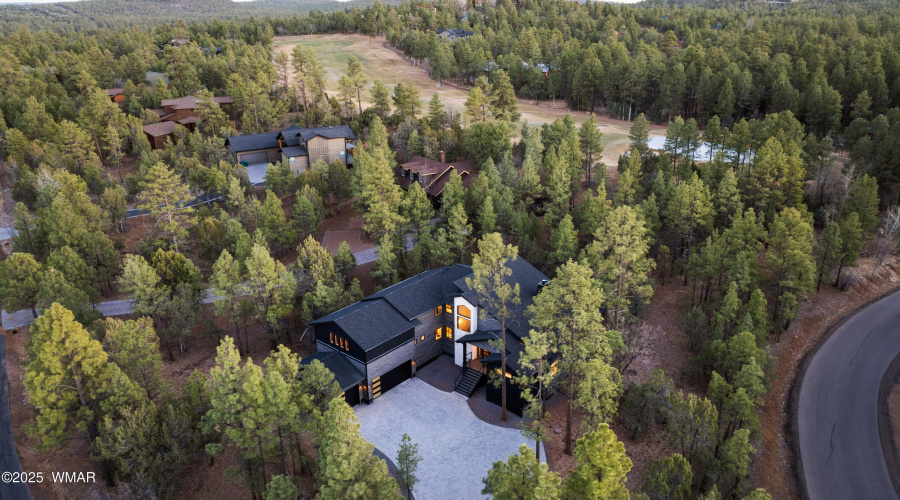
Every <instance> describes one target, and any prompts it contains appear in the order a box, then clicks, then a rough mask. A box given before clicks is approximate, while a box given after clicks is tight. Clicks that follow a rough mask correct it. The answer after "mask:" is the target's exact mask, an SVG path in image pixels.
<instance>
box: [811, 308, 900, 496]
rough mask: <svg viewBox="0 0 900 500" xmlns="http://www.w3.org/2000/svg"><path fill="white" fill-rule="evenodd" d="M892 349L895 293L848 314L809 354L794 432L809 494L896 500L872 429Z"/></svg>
mask: <svg viewBox="0 0 900 500" xmlns="http://www.w3.org/2000/svg"><path fill="white" fill-rule="evenodd" d="M898 354H900V293H893V294H891V295H889V296H887V297H885V298H883V299H881V300H879V301H878V302H875V303H874V304H872V305H870V306H868V307H866V308H865V309H863V310H862V311H860V312H858V313H857V314H856V315H854V316H853V317H851V318H850V319H848V320H847V321H846V322H845V323H844V324H843V325H841V326H840V327H839V328H838V329H837V330H835V332H834V333H833V334H832V335H831V336H830V337H829V338H828V340H826V341H825V343H824V344H822V346H821V347H820V348H819V350H818V351H817V352H816V353H815V355H814V356H813V358H812V361H811V362H810V364H809V367H808V368H807V370H806V373H805V374H804V376H803V380H802V381H801V386H800V398H799V399H800V400H799V403H798V430H799V440H800V454H801V457H802V460H803V475H804V480H805V482H806V489H807V491H808V493H809V498H810V499H811V500H826V499H848V498H866V499H871V500H881V499H891V500H893V499H897V498H898V497H897V492H896V491H895V490H894V485H893V484H892V483H891V477H890V474H889V473H888V468H887V465H886V464H885V461H884V453H883V452H882V448H881V440H880V438H879V433H878V389H879V386H880V384H881V379H882V377H883V376H884V374H885V372H886V371H887V369H888V367H889V366H890V364H891V362H892V361H893V360H894V358H895V357H897V355H898Z"/></svg>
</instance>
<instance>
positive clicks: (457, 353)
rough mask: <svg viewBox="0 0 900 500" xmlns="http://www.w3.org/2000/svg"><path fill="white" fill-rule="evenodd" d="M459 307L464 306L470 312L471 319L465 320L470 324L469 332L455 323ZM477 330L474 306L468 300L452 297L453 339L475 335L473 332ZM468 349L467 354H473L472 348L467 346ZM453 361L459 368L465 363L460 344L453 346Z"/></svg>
mask: <svg viewBox="0 0 900 500" xmlns="http://www.w3.org/2000/svg"><path fill="white" fill-rule="evenodd" d="M459 306H466V307H467V308H469V311H471V316H472V317H471V318H467V319H469V321H471V322H472V326H471V328H469V329H470V330H471V331H470V332H467V331H465V330H460V329H459V321H457V319H458V318H459ZM477 329H478V308H477V307H475V306H474V305H472V304H470V303H469V301H468V300H466V299H464V298H462V297H454V298H453V338H454V339H458V338H460V337H462V336H464V335H468V334H470V333H475V330H477ZM468 348H469V352H474V350H473V348H472V346H468ZM453 361H454V362H455V363H456V364H457V365H459V366H462V365H463V363H465V361H466V355H465V353H464V352H463V345H462V344H456V345H455V348H454V350H453Z"/></svg>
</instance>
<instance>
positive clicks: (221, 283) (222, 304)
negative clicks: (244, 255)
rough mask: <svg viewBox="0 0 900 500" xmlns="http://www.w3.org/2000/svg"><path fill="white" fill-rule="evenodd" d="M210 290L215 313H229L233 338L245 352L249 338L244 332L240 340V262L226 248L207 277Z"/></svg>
mask: <svg viewBox="0 0 900 500" xmlns="http://www.w3.org/2000/svg"><path fill="white" fill-rule="evenodd" d="M209 284H210V291H212V293H213V297H214V298H213V307H214V308H215V310H216V314H225V313H227V314H228V315H229V320H230V321H231V324H232V326H233V327H234V338H235V340H236V341H237V345H238V349H239V351H240V352H241V354H246V353H247V350H248V349H249V342H250V339H249V338H247V333H246V332H245V333H244V339H243V341H241V329H240V321H239V318H240V312H241V310H242V309H244V305H245V303H246V301H245V300H244V299H241V298H240V297H241V296H242V295H243V292H244V290H243V280H242V278H241V264H240V262H238V261H236V260H234V258H233V257H232V256H231V254H230V253H228V250H222V254H221V255H220V256H219V258H218V259H217V260H216V262H215V264H213V272H212V275H211V276H210V277H209Z"/></svg>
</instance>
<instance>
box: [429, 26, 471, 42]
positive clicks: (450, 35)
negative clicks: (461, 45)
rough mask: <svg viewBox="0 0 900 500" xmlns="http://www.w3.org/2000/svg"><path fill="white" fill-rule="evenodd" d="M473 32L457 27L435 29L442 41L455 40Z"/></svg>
mask: <svg viewBox="0 0 900 500" xmlns="http://www.w3.org/2000/svg"><path fill="white" fill-rule="evenodd" d="M474 34H475V32H474V31H466V30H461V29H459V28H445V29H442V30H437V36H439V37H440V39H441V41H442V42H455V41H457V40H462V39H464V38H466V37H467V36H472V35H474Z"/></svg>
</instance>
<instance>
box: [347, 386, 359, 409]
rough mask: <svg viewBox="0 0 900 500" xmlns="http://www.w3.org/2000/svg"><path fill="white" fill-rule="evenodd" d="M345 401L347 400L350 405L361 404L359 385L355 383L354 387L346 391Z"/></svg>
mask: <svg viewBox="0 0 900 500" xmlns="http://www.w3.org/2000/svg"><path fill="white" fill-rule="evenodd" d="M344 401H346V402H347V404H348V405H350V406H356V405H358V404H359V385H358V384H357V385H354V386H353V387H351V388H349V389H347V390H346V391H344Z"/></svg>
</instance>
